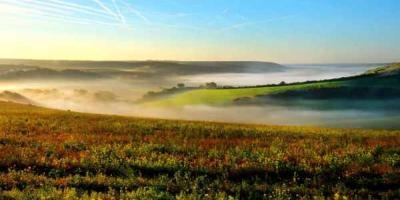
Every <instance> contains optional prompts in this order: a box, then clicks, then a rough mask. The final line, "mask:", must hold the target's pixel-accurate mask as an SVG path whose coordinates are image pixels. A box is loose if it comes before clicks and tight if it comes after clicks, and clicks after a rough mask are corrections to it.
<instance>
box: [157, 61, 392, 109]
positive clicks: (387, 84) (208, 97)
mask: <svg viewBox="0 0 400 200" xmlns="http://www.w3.org/2000/svg"><path fill="white" fill-rule="evenodd" d="M398 66H399V64H392V65H388V66H385V67H381V68H378V69H375V70H370V71H368V72H366V73H365V74H361V75H359V76H353V77H344V78H338V79H331V80H323V81H308V82H304V83H292V84H280V85H268V86H254V87H244V88H230V89H225V88H217V89H197V90H190V91H185V92H182V93H177V94H175V95H170V96H167V97H166V98H160V99H157V100H155V101H152V102H150V103H149V104H151V105H159V106H184V105H196V104H207V105H230V104H236V103H241V104H254V103H256V104H260V103H263V102H265V101H264V100H265V99H268V100H269V99H270V98H272V99H286V100H287V99H317V100H318V99H324V100H327V99H328V100H329V99H348V100H352V99H393V98H400V73H399V71H398ZM382 75H384V76H382ZM269 103H270V102H269Z"/></svg>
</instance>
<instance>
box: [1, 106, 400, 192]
mask: <svg viewBox="0 0 400 200" xmlns="http://www.w3.org/2000/svg"><path fill="white" fill-rule="evenodd" d="M399 134H400V132H399V131H385V130H363V129H329V128H313V127H287V126H260V125H241V124H221V123H212V122H191V121H171V120H161V119H142V118H128V117H119V116H105V115H93V114H83V113H74V112H66V111H58V110H52V109H44V108H40V107H35V106H29V105H21V104H15V103H5V102H0V199H40V198H42V197H46V198H48V199H66V198H68V199H113V198H118V199H299V198H302V199H326V198H330V199H333V198H350V199H366V198H372V199H379V198H387V199H397V198H399V197H400V193H399V191H398V188H399V187H400V157H399V154H400V148H399V147H400V137H399Z"/></svg>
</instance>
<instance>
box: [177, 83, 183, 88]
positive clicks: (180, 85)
mask: <svg viewBox="0 0 400 200" xmlns="http://www.w3.org/2000/svg"><path fill="white" fill-rule="evenodd" d="M177 86H178V88H179V89H182V88H184V87H185V84H184V83H178V84H177Z"/></svg>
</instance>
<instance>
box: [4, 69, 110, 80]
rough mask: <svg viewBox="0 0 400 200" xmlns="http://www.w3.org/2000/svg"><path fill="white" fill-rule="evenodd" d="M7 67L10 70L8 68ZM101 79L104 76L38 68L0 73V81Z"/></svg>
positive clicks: (75, 70)
mask: <svg viewBox="0 0 400 200" xmlns="http://www.w3.org/2000/svg"><path fill="white" fill-rule="evenodd" d="M0 67H1V66H0ZM7 67H9V68H11V67H10V66H7ZM102 77H104V75H101V74H97V73H92V72H86V71H82V70H77V69H65V70H54V69H47V68H38V67H32V66H25V67H23V66H19V67H15V68H14V69H9V70H3V71H2V72H1V73H0V80H31V79H40V80H48V79H57V80H64V79H72V80H82V79H98V78H102Z"/></svg>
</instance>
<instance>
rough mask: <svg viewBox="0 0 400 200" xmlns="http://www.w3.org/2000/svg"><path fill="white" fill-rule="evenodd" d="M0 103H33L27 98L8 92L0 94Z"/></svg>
mask: <svg viewBox="0 0 400 200" xmlns="http://www.w3.org/2000/svg"><path fill="white" fill-rule="evenodd" d="M0 101H9V102H14V103H21V104H34V102H33V101H32V100H30V99H29V98H27V97H25V96H22V95H20V94H18V93H15V92H10V91H3V92H0Z"/></svg>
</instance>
